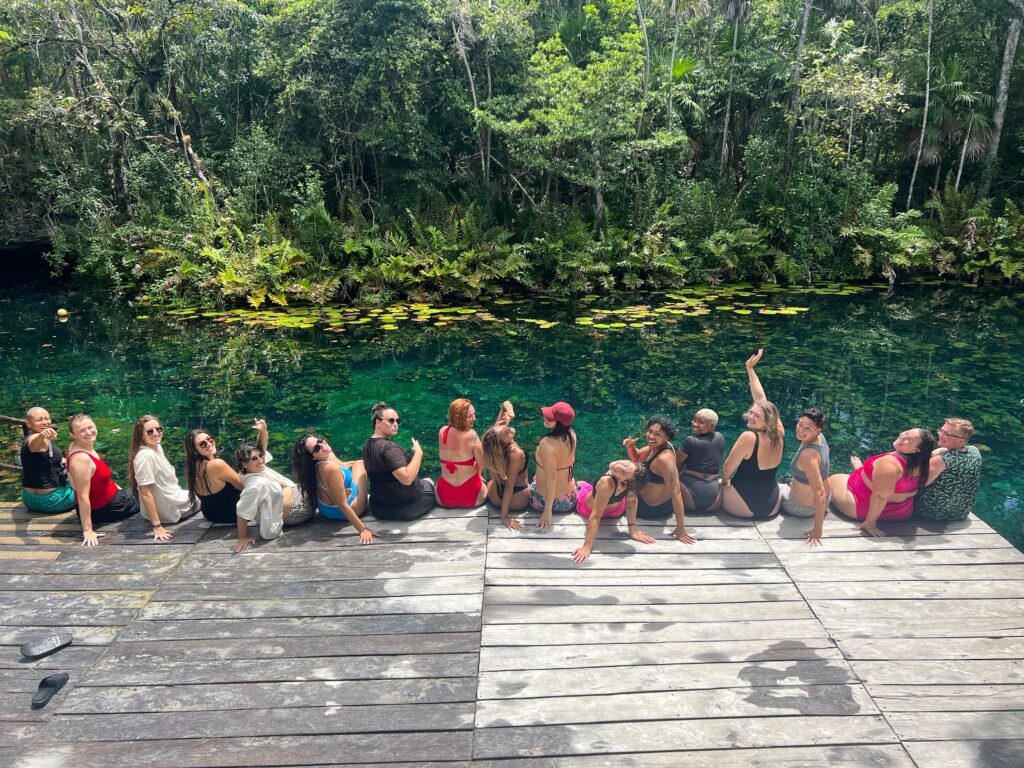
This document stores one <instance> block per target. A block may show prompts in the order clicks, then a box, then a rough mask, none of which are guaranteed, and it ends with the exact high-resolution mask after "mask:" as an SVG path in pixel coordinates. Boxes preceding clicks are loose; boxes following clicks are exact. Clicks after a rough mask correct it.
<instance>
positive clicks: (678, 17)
mask: <svg viewBox="0 0 1024 768" xmlns="http://www.w3.org/2000/svg"><path fill="white" fill-rule="evenodd" d="M668 12H669V14H671V16H672V19H673V21H674V22H675V24H674V27H675V28H674V29H673V32H672V55H671V56H670V57H669V61H668V127H669V130H671V129H672V120H673V117H674V115H673V112H672V96H673V92H674V91H675V88H673V85H674V84H675V82H676V81H677V80H679V79H681V78H682V77H684V76H685V75H687V74H688V73H689V72H691V71H693V69H694V67H695V66H696V64H697V62H696V60H694V59H693V58H692V57H688V58H687V60H686V63H685V64H684V66H683V67H681V68H680V71H679V72H677V71H676V52H677V50H678V46H679V26H680V25H681V24H682V22H684V21H686V20H687V19H691V18H694V17H696V16H706V15H708V14H709V13H710V12H711V4H710V3H709V2H708V0H670V2H669V9H668Z"/></svg>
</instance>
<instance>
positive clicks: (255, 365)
mask: <svg viewBox="0 0 1024 768" xmlns="http://www.w3.org/2000/svg"><path fill="white" fill-rule="evenodd" d="M60 307H65V308H67V309H68V310H69V311H70V313H71V314H70V319H69V320H68V321H67V322H63V323H62V322H59V321H58V319H57V317H56V310H57V309H58V308H60ZM263 309H267V308H263ZM273 310H274V311H271V312H262V313H257V312H251V311H250V312H234V313H220V312H203V311H198V310H196V311H190V310H185V311H182V310H176V311H171V310H163V309H160V308H158V307H154V306H150V305H147V304H146V303H144V302H138V301H136V302H132V301H129V300H127V299H120V298H117V297H113V296H109V295H107V296H96V295H88V294H83V293H75V292H69V291H67V290H64V289H62V288H59V287H55V286H52V285H48V284H45V283H41V284H28V285H22V286H18V287H15V288H4V289H0V381H2V382H3V388H2V396H0V413H3V414H6V415H21V414H22V412H23V411H24V409H25V407H26V406H28V405H32V404H36V403H38V404H41V405H44V406H45V407H47V408H48V409H49V410H50V412H51V414H53V416H54V418H55V420H57V419H63V418H64V417H66V416H67V415H68V414H69V413H72V412H76V411H86V412H88V413H90V414H92V416H93V417H94V419H95V420H96V422H97V425H98V426H99V431H100V439H99V441H98V448H99V450H100V452H101V453H102V454H103V455H104V456H106V457H107V458H108V460H109V461H110V463H111V466H112V467H113V469H114V472H115V478H116V479H118V480H119V481H121V482H122V483H123V481H124V477H125V471H124V470H125V461H126V456H127V452H128V441H129V434H130V428H131V424H132V422H133V421H134V419H135V418H136V417H137V416H139V415H141V414H143V413H153V414H156V415H158V416H159V417H160V418H161V419H162V421H163V424H164V427H165V429H166V430H167V432H166V434H165V438H164V445H165V449H166V451H167V453H168V455H169V457H170V458H171V460H172V461H173V462H174V463H175V464H177V466H178V467H179V472H180V468H181V462H182V446H181V439H182V435H183V434H184V433H185V432H186V431H187V430H188V429H190V428H192V427H195V426H200V425H201V426H204V427H205V428H207V429H209V430H210V431H211V432H212V433H214V434H215V435H216V437H217V438H218V440H219V445H220V446H221V451H222V453H224V452H225V451H224V449H225V447H227V448H228V449H229V452H231V453H233V449H234V447H235V446H236V445H237V444H238V443H239V442H240V441H241V440H242V439H243V438H244V437H246V436H248V435H250V434H251V431H250V430H249V425H250V424H251V421H252V418H253V417H254V416H261V417H265V418H267V419H268V420H269V422H270V428H271V446H270V447H271V450H272V452H274V453H275V454H276V455H277V456H278V457H279V458H277V459H276V462H275V463H276V465H277V466H278V468H279V469H282V468H283V467H284V465H285V464H286V463H287V454H288V451H287V448H288V447H289V446H290V444H291V441H292V440H293V439H294V438H295V437H296V436H297V435H299V434H301V433H302V432H303V431H306V430H308V429H316V430H317V431H320V432H322V433H323V434H325V435H327V436H328V437H329V439H330V441H331V443H332V444H333V446H334V447H335V451H336V453H338V454H339V455H340V456H342V457H353V458H354V457H358V455H359V451H360V447H361V445H362V442H363V440H364V439H365V438H366V436H367V435H368V434H369V432H370V418H369V408H370V406H371V405H372V404H373V403H374V402H376V401H377V400H386V401H388V402H389V403H391V404H392V405H393V406H394V407H395V408H397V409H398V410H399V411H400V413H401V417H402V425H401V432H400V433H399V438H398V439H399V442H400V443H403V444H406V445H408V443H409V440H410V438H412V437H416V438H417V439H419V440H420V441H421V442H422V443H423V446H424V449H425V452H426V457H425V466H426V467H427V468H428V471H429V472H431V473H433V474H436V472H437V467H438V464H437V429H438V427H439V426H440V425H442V424H443V423H444V421H445V417H446V414H447V407H448V403H449V402H450V401H451V400H452V399H453V398H455V397H459V396H465V397H469V398H471V399H472V400H473V402H474V403H475V405H476V409H477V412H478V414H479V422H478V425H477V426H478V430H479V431H481V432H482V430H483V428H484V427H485V426H487V423H489V422H490V420H491V419H492V418H493V416H494V414H495V413H496V412H497V410H498V406H499V405H500V403H501V401H502V400H504V399H505V398H509V399H511V400H512V401H513V403H514V404H515V407H516V411H517V413H518V420H517V426H518V427H519V437H518V439H519V442H520V443H521V444H522V445H523V446H524V447H527V448H528V449H530V450H532V447H533V446H534V445H535V444H536V441H537V439H538V438H539V437H540V436H541V434H542V433H543V426H542V424H541V419H540V417H539V412H538V411H539V408H540V406H542V405H547V404H550V403H551V402H553V401H555V400H567V401H569V402H570V403H571V404H572V405H573V406H574V407H575V409H576V413H577V420H576V425H575V426H576V429H577V432H578V434H579V451H578V459H577V464H576V467H577V471H576V474H577V477H579V478H586V479H593V477H594V476H595V475H596V474H598V473H599V472H600V471H601V469H602V468H603V467H604V466H605V465H606V464H607V462H609V461H610V460H612V459H614V458H618V457H621V456H623V455H624V453H623V451H624V449H623V448H622V445H621V442H622V438H623V437H625V436H627V435H639V434H641V433H642V430H643V426H644V423H645V420H646V418H647V417H649V416H651V415H653V414H655V413H665V414H668V415H669V416H671V417H672V418H674V419H675V420H676V421H677V422H678V423H679V424H680V427H681V430H685V429H686V428H687V425H688V423H689V418H690V415H691V414H692V412H693V411H694V410H695V409H697V408H699V407H705V406H706V407H710V408H713V409H715V410H716V411H718V412H719V414H721V422H720V429H721V431H722V432H723V433H724V434H725V436H726V439H727V441H729V442H730V443H731V441H732V440H733V439H734V438H735V437H736V435H737V434H738V433H739V431H740V430H741V429H742V427H743V419H742V413H743V412H744V410H745V408H746V406H747V405H748V404H749V402H750V400H749V394H748V389H747V381H746V376H745V374H744V368H743V361H744V360H745V359H746V357H747V356H748V355H749V354H750V353H751V352H752V351H753V350H755V349H756V348H757V347H764V348H765V350H766V351H765V356H764V360H763V362H762V363H761V365H760V366H759V367H758V371H759V373H760V374H761V378H762V381H763V382H764V385H765V389H766V390H767V393H768V396H769V398H770V399H771V400H773V401H774V402H775V403H776V404H777V405H778V406H779V408H780V410H781V412H782V414H783V418H784V420H785V421H786V423H787V425H792V424H793V423H794V422H795V421H796V418H797V416H798V414H799V412H800V410H801V409H802V408H803V407H805V406H808V405H816V406H818V407H820V408H822V409H823V410H824V411H825V412H826V413H827V414H828V419H829V424H828V426H827V427H826V434H827V437H828V440H829V443H830V444H831V446H832V456H833V461H832V467H833V471H837V472H843V471H849V462H848V458H847V457H848V456H849V455H850V454H851V453H856V454H859V455H861V456H867V455H869V454H872V453H879V452H882V451H885V450H889V447H890V443H891V442H892V440H893V438H894V437H895V436H896V435H897V434H898V433H899V432H900V431H901V430H903V429H905V428H907V427H909V426H916V425H923V426H928V427H930V428H932V430H933V431H937V429H938V427H939V426H940V425H941V423H942V419H943V417H945V416H963V417H966V418H969V419H971V420H972V421H973V422H974V424H975V426H976V428H977V434H976V435H975V440H974V442H975V443H976V444H977V445H978V447H979V448H980V449H981V450H982V455H983V458H984V462H985V463H984V474H983V479H982V488H981V493H980V495H979V499H978V505H977V509H976V511H977V512H978V514H979V515H980V516H981V517H982V518H984V519H985V520H986V521H987V522H989V523H990V524H991V525H993V526H994V527H995V528H997V529H998V530H999V531H1000V532H1001V533H1003V535H1005V536H1006V537H1007V538H1009V539H1010V540H1011V541H1013V542H1014V543H1015V544H1016V545H1017V546H1021V545H1022V541H1021V525H1020V523H1021V520H1020V513H1021V505H1020V497H1021V494H1022V490H1024V482H1022V480H1021V473H1020V467H1021V465H1022V463H1024V430H1022V417H1024V386H1022V384H1021V374H1020V361H1021V360H1022V359H1024V312H1022V309H1021V305H1020V302H1019V301H1018V299H1017V296H1016V293H1015V292H1013V291H1010V290H988V289H979V288H973V287H970V286H952V287H950V286H943V285H939V284H936V283H931V284H926V283H919V284H914V285H910V286H903V287H900V288H899V289H898V290H897V291H896V292H895V294H894V295H892V296H888V297H887V296H886V292H885V290H884V287H882V286H870V287H861V288H854V287H845V288H844V287H842V286H826V287H823V288H817V289H801V290H798V291H781V290H778V289H776V288H774V287H773V286H767V287H750V286H734V287H731V288H729V289H714V290H712V289H693V290H691V289H683V290H680V291H679V292H678V293H671V294H662V295H639V296H637V295H634V296H630V297H620V298H618V299H609V298H591V299H588V300H584V301H579V302H555V301H537V302H520V301H510V300H505V301H499V302H497V303H494V304H492V305H489V306H487V307H462V308H453V307H441V306H436V307H435V306H431V305H427V304H416V303H406V304H401V305H397V306H391V307H385V308H380V309H375V310H366V309H363V310H356V309H348V308H344V307H332V308H327V309H326V310H324V311H319V310H316V309H312V308H299V309H298V310H282V309H280V308H273ZM59 427H60V433H61V437H60V442H61V444H62V445H66V442H67V426H66V424H64V423H61V424H60V425H59ZM5 429H6V428H5ZM5 434H7V437H8V439H7V440H6V441H4V446H5V449H4V452H5V457H4V459H3V461H5V462H6V463H12V462H13V452H12V451H10V450H9V449H8V447H10V448H15V447H16V446H17V444H18V442H19V437H18V432H16V431H14V430H11V431H10V432H7V433H5ZM795 449H796V439H795V437H794V436H793V433H792V429H789V432H788V434H787V443H786V457H785V459H784V466H785V467H788V462H789V458H790V456H791V455H792V453H793V451H794V450H795ZM18 486H19V483H18V477H17V475H15V474H13V473H11V472H3V473H0V497H2V498H3V499H7V500H11V499H15V498H16V497H17V491H18Z"/></svg>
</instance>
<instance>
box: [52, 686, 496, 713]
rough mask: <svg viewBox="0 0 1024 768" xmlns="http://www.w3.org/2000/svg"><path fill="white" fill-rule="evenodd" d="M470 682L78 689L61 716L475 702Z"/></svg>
mask: <svg viewBox="0 0 1024 768" xmlns="http://www.w3.org/2000/svg"><path fill="white" fill-rule="evenodd" d="M475 689H476V681H475V680H474V679H473V678H471V677H462V678H459V677H449V678H444V679H440V680H430V679H409V680H310V681H302V682H283V683H247V682H238V683H235V684H234V685H222V684H217V685H163V686H160V685H146V686H116V687H112V688H91V687H84V686H83V687H79V688H75V689H74V690H73V691H72V692H71V694H70V695H69V696H68V698H67V700H66V701H65V702H64V706H63V707H61V714H78V715H83V714H97V713H98V714H114V713H120V712H140V713H145V712H199V711H207V710H221V709H234V710H248V709H271V708H275V707H277V708H283V709H286V708H291V707H344V706H363V705H372V704H438V703H448V702H459V701H464V702H471V701H473V700H474V691H475Z"/></svg>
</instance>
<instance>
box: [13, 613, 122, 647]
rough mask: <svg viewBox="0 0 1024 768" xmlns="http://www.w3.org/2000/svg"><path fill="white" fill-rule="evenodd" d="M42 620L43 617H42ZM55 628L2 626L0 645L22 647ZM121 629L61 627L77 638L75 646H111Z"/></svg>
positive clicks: (48, 633) (50, 633)
mask: <svg viewBox="0 0 1024 768" xmlns="http://www.w3.org/2000/svg"><path fill="white" fill-rule="evenodd" d="M40 618H42V617H40ZM55 629H56V628H55V627H53V626H47V625H43V624H38V623H37V624H34V625H32V626H24V627H12V626H6V625H0V645H14V646H21V645H22V644H23V643H27V642H29V641H30V640H35V639H36V638H39V637H48V636H49V635H52V634H53V633H54V631H55ZM118 629H119V627H113V626H110V627H102V626H68V625H63V626H61V627H60V631H61V632H69V633H70V634H71V635H72V636H73V637H74V638H75V645H110V643H111V642H113V640H114V637H115V636H116V635H117V632H118Z"/></svg>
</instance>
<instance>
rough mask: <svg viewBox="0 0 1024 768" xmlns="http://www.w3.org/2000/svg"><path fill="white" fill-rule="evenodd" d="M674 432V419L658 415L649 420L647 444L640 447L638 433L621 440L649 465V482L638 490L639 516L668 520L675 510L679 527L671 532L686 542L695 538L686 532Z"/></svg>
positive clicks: (646, 518) (647, 518) (640, 459)
mask: <svg viewBox="0 0 1024 768" xmlns="http://www.w3.org/2000/svg"><path fill="white" fill-rule="evenodd" d="M675 436H676V425H675V423H673V421H672V420H671V419H670V418H668V417H667V416H655V417H653V418H652V419H651V420H650V421H648V422H647V445H645V446H644V447H643V448H641V449H640V450H637V448H636V444H637V442H639V441H638V439H637V438H635V437H627V438H626V439H625V440H623V441H622V444H623V445H624V446H626V451H628V452H629V458H630V459H632V460H633V461H641V462H643V463H644V465H645V466H646V467H647V485H646V486H644V488H643V489H642V490H641V491H640V493H639V494H637V517H642V518H644V519H645V520H666V519H667V518H668V517H669V515H672V514H674V515H675V517H676V528H675V530H674V531H673V532H672V535H673V536H675V537H676V538H677V539H679V540H680V541H681V542H683V543H685V544H693V542H694V541H695V539H694V538H693V537H692V536H690V534H688V533H687V532H686V517H685V512H684V511H683V497H682V495H681V494H680V492H679V470H677V469H676V449H675V448H673V447H672V442H671V440H672V438H673V437H675Z"/></svg>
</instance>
